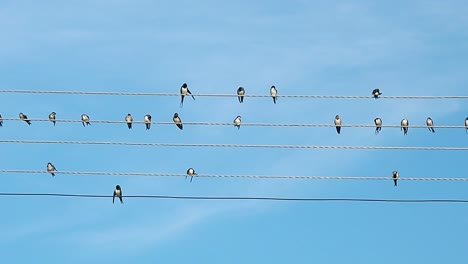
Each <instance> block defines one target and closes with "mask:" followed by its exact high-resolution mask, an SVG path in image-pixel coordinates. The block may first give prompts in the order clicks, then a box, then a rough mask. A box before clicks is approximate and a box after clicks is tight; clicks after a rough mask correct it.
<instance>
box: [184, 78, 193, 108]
mask: <svg viewBox="0 0 468 264" xmlns="http://www.w3.org/2000/svg"><path fill="white" fill-rule="evenodd" d="M187 93H188V94H190V95H192V93H191V92H190V90H189V88H188V86H187V84H186V83H183V84H182V86H181V87H180V107H183V106H184V97H185V96H186V95H187ZM192 98H193V100H195V97H193V95H192Z"/></svg>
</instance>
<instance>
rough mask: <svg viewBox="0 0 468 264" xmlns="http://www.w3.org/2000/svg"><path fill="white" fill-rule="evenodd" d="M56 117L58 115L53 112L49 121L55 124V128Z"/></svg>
mask: <svg viewBox="0 0 468 264" xmlns="http://www.w3.org/2000/svg"><path fill="white" fill-rule="evenodd" d="M55 115H56V113H55V112H52V113H50V114H49V120H50V122H52V123H54V126H55Z"/></svg>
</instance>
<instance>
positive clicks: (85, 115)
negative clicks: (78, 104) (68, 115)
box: [81, 114, 91, 126]
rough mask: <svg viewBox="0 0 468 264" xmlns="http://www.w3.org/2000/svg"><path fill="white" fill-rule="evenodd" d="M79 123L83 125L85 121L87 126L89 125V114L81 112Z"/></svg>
mask: <svg viewBox="0 0 468 264" xmlns="http://www.w3.org/2000/svg"><path fill="white" fill-rule="evenodd" d="M81 123H82V124H83V126H85V123H86V125H87V126H89V125H91V124H90V123H89V116H88V115H87V114H82V115H81Z"/></svg>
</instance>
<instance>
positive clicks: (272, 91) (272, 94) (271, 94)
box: [270, 85, 278, 104]
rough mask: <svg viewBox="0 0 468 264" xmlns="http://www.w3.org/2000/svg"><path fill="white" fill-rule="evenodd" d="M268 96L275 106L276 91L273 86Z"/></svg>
mask: <svg viewBox="0 0 468 264" xmlns="http://www.w3.org/2000/svg"><path fill="white" fill-rule="evenodd" d="M270 96H271V97H273V103H275V104H276V99H277V98H276V97H277V96H278V90H276V87H275V86H274V85H273V86H271V88H270Z"/></svg>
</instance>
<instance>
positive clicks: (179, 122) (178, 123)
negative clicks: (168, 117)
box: [172, 113, 184, 130]
mask: <svg viewBox="0 0 468 264" xmlns="http://www.w3.org/2000/svg"><path fill="white" fill-rule="evenodd" d="M172 121H174V123H175V124H176V126H177V127H178V128H179V129H180V130H183V129H184V126H183V125H182V119H180V117H179V114H178V113H174V116H173V117H172Z"/></svg>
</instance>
